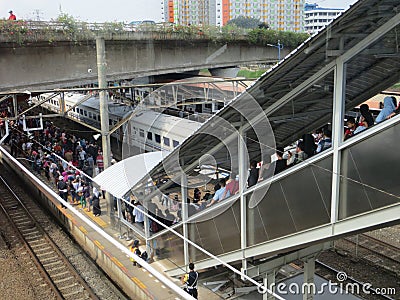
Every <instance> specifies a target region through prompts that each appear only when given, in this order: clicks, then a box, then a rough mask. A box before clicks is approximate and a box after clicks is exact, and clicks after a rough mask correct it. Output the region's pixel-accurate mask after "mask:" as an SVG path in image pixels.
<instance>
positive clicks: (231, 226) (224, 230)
mask: <svg viewBox="0 0 400 300" xmlns="http://www.w3.org/2000/svg"><path fill="white" fill-rule="evenodd" d="M202 219H204V218H202ZM188 234H189V239H190V240H191V241H193V242H195V243H196V244H198V245H200V246H201V247H203V248H204V249H206V250H207V251H209V252H211V253H212V254H214V255H218V254H222V253H226V252H230V251H233V250H238V249H240V202H239V201H236V202H234V203H233V204H232V206H230V207H229V208H228V209H226V210H225V211H224V212H222V213H220V214H219V215H218V216H213V215H212V216H211V218H208V219H206V220H204V221H198V222H195V223H190V224H188ZM189 256H190V260H193V261H198V260H201V259H206V258H208V256H207V255H205V254H204V253H203V252H201V251H199V250H197V249H196V248H195V247H193V246H191V245H189Z"/></svg>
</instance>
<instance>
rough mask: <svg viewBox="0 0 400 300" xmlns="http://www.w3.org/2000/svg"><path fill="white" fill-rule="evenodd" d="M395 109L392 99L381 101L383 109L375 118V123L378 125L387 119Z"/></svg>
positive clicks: (387, 98)
mask: <svg viewBox="0 0 400 300" xmlns="http://www.w3.org/2000/svg"><path fill="white" fill-rule="evenodd" d="M395 109H396V105H395V104H394V101H393V97H391V96H387V97H385V99H383V108H382V110H381V112H380V113H379V115H378V116H377V117H376V119H375V122H376V123H380V122H382V121H385V120H386V119H388V118H389V117H390V116H391V115H392V113H393V112H394V110H395Z"/></svg>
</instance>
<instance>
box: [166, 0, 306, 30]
mask: <svg viewBox="0 0 400 300" xmlns="http://www.w3.org/2000/svg"><path fill="white" fill-rule="evenodd" d="M304 3H305V0H164V1H163V9H164V20H165V21H168V20H172V19H174V20H175V21H174V22H176V23H178V24H182V25H188V24H196V25H199V24H207V25H216V26H223V25H226V23H227V22H228V21H229V20H232V19H235V18H237V17H239V16H244V17H251V18H256V19H259V20H260V21H261V22H265V23H267V24H268V25H269V26H270V28H272V29H276V30H284V31H296V32H302V31H304V27H303V23H304V22H303V21H304V20H303V18H304ZM169 7H177V9H176V10H174V11H173V12H174V14H178V16H175V15H174V17H171V12H172V10H171V9H170V8H169Z"/></svg>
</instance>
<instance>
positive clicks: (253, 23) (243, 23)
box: [227, 16, 263, 29]
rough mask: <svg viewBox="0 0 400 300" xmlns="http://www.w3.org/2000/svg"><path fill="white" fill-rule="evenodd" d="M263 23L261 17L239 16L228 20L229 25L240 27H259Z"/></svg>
mask: <svg viewBox="0 0 400 300" xmlns="http://www.w3.org/2000/svg"><path fill="white" fill-rule="evenodd" d="M261 24H263V23H262V22H261V21H260V20H259V19H256V18H250V17H244V16H239V17H237V18H235V19H231V20H229V21H228V23H227V25H236V26H237V27H240V28H246V29H252V28H257V27H258V26H259V25H261Z"/></svg>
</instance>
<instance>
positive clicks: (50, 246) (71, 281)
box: [0, 175, 99, 300]
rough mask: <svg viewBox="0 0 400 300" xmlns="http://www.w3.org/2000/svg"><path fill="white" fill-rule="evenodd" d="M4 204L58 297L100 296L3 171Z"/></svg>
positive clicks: (1, 202)
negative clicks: (17, 193) (62, 250)
mask: <svg viewBox="0 0 400 300" xmlns="http://www.w3.org/2000/svg"><path fill="white" fill-rule="evenodd" d="M0 208H1V209H2V210H3V212H4V214H5V215H6V216H7V218H8V220H9V221H10V223H11V225H12V227H13V228H14V230H15V232H16V235H17V237H18V238H19V239H20V241H21V243H22V244H23V245H24V247H25V248H26V252H27V253H29V255H30V257H31V258H32V260H33V262H34V264H35V265H36V268H37V269H38V271H39V273H40V274H41V279H42V280H43V282H40V280H38V283H37V284H39V285H47V287H48V289H50V290H51V293H52V294H53V295H54V296H55V297H56V298H57V299H67V300H68V299H74V300H78V299H99V298H98V297H97V296H96V294H95V293H94V292H93V291H92V289H91V288H90V286H89V285H88V284H87V283H86V282H85V280H84V279H83V278H82V277H81V276H80V274H79V273H78V271H77V270H76V269H75V268H74V266H73V265H72V264H71V263H70V262H69V260H68V258H67V257H66V256H65V255H64V254H63V253H62V252H61V251H60V249H59V247H58V246H57V245H56V243H55V242H54V241H53V240H52V239H51V237H50V236H49V235H48V234H47V233H46V231H45V230H44V229H43V228H42V226H41V225H40V224H39V222H38V221H37V219H36V218H35V209H32V208H28V207H27V206H26V205H25V204H24V203H23V201H21V199H20V198H19V197H18V196H17V195H16V193H14V191H13V189H12V188H11V187H10V186H9V184H8V183H7V182H6V180H5V179H4V177H3V176H1V175H0Z"/></svg>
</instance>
